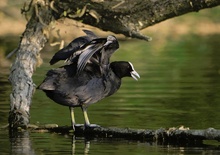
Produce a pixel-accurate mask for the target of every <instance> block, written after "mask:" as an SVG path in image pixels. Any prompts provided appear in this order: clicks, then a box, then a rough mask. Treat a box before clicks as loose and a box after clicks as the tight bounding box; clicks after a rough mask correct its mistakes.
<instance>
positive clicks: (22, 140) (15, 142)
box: [9, 131, 36, 155]
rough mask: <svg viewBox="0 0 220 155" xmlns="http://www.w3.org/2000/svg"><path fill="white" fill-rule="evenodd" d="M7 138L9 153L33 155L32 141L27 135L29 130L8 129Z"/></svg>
mask: <svg viewBox="0 0 220 155" xmlns="http://www.w3.org/2000/svg"><path fill="white" fill-rule="evenodd" d="M9 139H10V143H11V149H10V150H11V154H13V155H20V154H23V155H35V154H36V153H35V151H34V148H33V147H32V142H31V140H30V137H29V131H23V132H18V131H10V132H9Z"/></svg>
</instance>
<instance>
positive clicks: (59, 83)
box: [38, 36, 140, 129]
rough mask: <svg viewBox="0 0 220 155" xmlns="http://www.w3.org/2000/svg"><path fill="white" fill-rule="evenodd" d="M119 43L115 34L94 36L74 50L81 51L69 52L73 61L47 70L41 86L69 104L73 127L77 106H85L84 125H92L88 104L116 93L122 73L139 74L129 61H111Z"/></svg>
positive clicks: (50, 94)
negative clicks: (101, 36) (102, 36)
mask: <svg viewBox="0 0 220 155" xmlns="http://www.w3.org/2000/svg"><path fill="white" fill-rule="evenodd" d="M118 47H119V44H118V41H117V39H116V38H115V37H114V36H108V37H107V38H95V39H92V40H91V41H89V42H87V43H86V44H84V45H83V46H81V47H80V48H78V49H77V50H75V51H71V54H72V55H73V54H74V53H80V54H78V55H75V57H73V58H72V57H71V56H69V61H70V62H71V63H70V64H68V65H65V66H62V67H60V68H57V69H52V70H50V71H48V73H47V74H46V78H45V79H44V81H43V82H42V83H41V84H40V86H39V87H38V89H41V90H43V91H44V92H45V93H46V95H47V96H48V97H49V98H50V99H52V100H53V101H55V102H57V103H59V104H61V105H65V106H69V107H70V112H71V119H72V125H73V129H74V126H75V124H76V123H75V118H74V111H73V110H74V107H81V108H82V111H83V114H84V118H85V126H86V127H89V126H92V125H91V124H90V122H89V119H88V115H87V107H88V106H89V105H90V104H93V103H96V102H98V101H99V100H101V99H103V98H105V97H108V96H110V95H112V94H114V93H115V92H116V91H117V90H118V89H119V87H120V85H121V79H122V78H123V77H133V78H134V79H135V80H137V79H138V78H140V76H139V74H138V73H137V72H136V71H135V70H134V67H133V65H132V64H131V63H130V62H126V61H118V62H112V63H110V57H111V55H112V54H113V53H114V52H115V51H116V50H117V49H118ZM55 55H56V54H55ZM53 58H54V57H53ZM53 58H52V59H53Z"/></svg>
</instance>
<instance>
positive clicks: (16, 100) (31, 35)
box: [8, 5, 52, 128]
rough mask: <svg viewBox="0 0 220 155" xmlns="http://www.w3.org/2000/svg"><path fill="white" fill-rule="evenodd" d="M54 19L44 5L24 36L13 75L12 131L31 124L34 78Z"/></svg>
mask: <svg viewBox="0 0 220 155" xmlns="http://www.w3.org/2000/svg"><path fill="white" fill-rule="evenodd" d="M36 13H37V14H36ZM40 18H41V19H40ZM51 20H52V16H51V14H50V13H49V10H48V9H47V8H46V7H43V5H42V6H41V8H40V7H39V8H38V12H35V11H34V13H33V15H32V17H31V19H30V20H29V22H28V24H27V27H26V30H25V32H24V33H23V35H22V38H21V41H20V45H19V47H18V49H17V53H16V54H17V55H16V59H15V62H14V63H13V65H12V67H11V73H10V76H9V80H10V82H11V84H12V93H11V94H10V101H11V104H10V112H9V118H8V121H9V125H10V127H12V128H17V127H24V128H25V127H27V125H28V124H29V117H30V106H31V98H32V95H33V93H34V91H35V85H34V83H33V80H32V75H33V73H34V70H35V67H36V66H37V65H39V63H40V61H41V58H40V50H41V49H42V48H43V47H44V44H45V43H46V42H47V38H46V35H45V34H44V33H45V32H46V28H47V25H48V24H49V23H50V22H51Z"/></svg>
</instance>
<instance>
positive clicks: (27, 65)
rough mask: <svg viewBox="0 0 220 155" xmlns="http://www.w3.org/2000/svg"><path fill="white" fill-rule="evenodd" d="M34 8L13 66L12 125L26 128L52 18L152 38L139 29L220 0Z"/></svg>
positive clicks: (87, 1) (94, 1) (69, 0)
mask: <svg viewBox="0 0 220 155" xmlns="http://www.w3.org/2000/svg"><path fill="white" fill-rule="evenodd" d="M32 2H33V3H35V4H33V5H34V11H33V15H32V17H31V19H30V20H29V22H28V24H27V27H26V30H25V32H24V33H23V36H22V38H21V42H20V44H19V47H18V49H17V56H16V59H15V62H14V64H13V65H12V68H11V74H10V77H9V80H10V81H11V84H12V93H11V95H10V100H11V101H10V102H11V108H10V112H9V119H8V120H9V125H10V127H12V128H17V127H19V126H22V127H27V125H28V123H29V116H30V105H31V99H32V95H33V93H34V91H35V86H34V83H33V80H32V75H33V73H34V69H35V67H36V65H37V64H38V61H39V59H40V50H41V49H42V48H43V47H44V44H45V43H46V42H47V37H46V34H47V33H46V32H47V29H48V25H49V24H50V22H51V21H52V19H53V18H55V19H59V18H62V17H68V18H72V19H75V20H80V21H82V22H83V23H85V24H89V25H92V26H95V27H98V28H100V29H102V30H108V31H112V32H115V33H121V34H124V35H125V36H128V37H134V38H139V39H145V40H150V37H147V36H144V35H141V34H140V33H139V32H138V31H139V30H141V29H144V28H146V27H148V26H151V25H154V24H156V23H159V22H161V21H164V20H166V19H169V18H173V17H175V16H179V15H182V14H185V13H188V12H192V11H199V10H200V9H204V8H210V7H214V6H217V5H220V1H219V0H201V1H198V0H186V1H183V0H176V1H173V0H163V1H161V0H154V1H152V0H134V1H131V0H121V1H107V0H83V1H76V0H62V1H61V0H56V1H52V0H48V1H46V0H45V1H43V0H42V1H31V3H32Z"/></svg>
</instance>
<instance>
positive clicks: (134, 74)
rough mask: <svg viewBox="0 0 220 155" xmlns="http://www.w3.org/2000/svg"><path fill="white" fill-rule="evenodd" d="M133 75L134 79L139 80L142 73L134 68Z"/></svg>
mask: <svg viewBox="0 0 220 155" xmlns="http://www.w3.org/2000/svg"><path fill="white" fill-rule="evenodd" d="M131 77H132V78H133V79H135V80H136V81H138V78H140V75H139V74H138V73H137V72H136V71H135V70H133V71H132V72H131Z"/></svg>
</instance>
